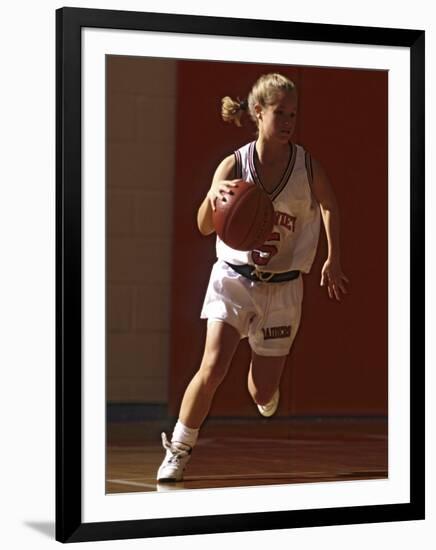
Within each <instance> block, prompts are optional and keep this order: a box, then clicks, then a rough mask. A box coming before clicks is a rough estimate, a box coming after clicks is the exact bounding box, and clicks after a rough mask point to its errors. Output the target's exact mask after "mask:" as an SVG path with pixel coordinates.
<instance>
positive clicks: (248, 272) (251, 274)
mask: <svg viewBox="0 0 436 550" xmlns="http://www.w3.org/2000/svg"><path fill="white" fill-rule="evenodd" d="M226 264H227V265H229V266H230V267H231V268H232V269H233V271H236V273H239V275H243V276H244V277H247V279H250V281H254V282H262V283H283V282H284V281H292V280H293V279H296V278H297V277H298V276H299V275H300V272H299V271H297V270H294V271H284V272H283V273H268V272H265V271H262V272H261V276H260V277H258V276H257V275H256V271H255V267H254V266H253V265H248V264H245V265H234V264H230V263H229V262H226Z"/></svg>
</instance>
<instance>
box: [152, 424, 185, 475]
mask: <svg viewBox="0 0 436 550" xmlns="http://www.w3.org/2000/svg"><path fill="white" fill-rule="evenodd" d="M162 445H163V447H164V449H165V450H166V455H165V458H164V459H163V462H162V464H161V465H160V468H159V470H158V472H157V481H160V482H164V483H165V482H171V481H182V479H183V471H184V469H185V466H186V464H187V463H188V461H189V459H190V458H191V452H192V448H191V447H189V445H185V444H184V443H179V442H177V443H170V442H169V441H168V439H167V436H166V435H165V434H164V433H163V434H162Z"/></svg>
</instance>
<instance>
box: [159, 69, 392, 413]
mask: <svg viewBox="0 0 436 550" xmlns="http://www.w3.org/2000/svg"><path fill="white" fill-rule="evenodd" d="M272 71H278V72H283V73H284V74H286V75H287V76H289V77H290V78H291V79H292V80H294V82H295V83H296V84H297V87H298V90H299V115H298V117H299V118H298V125H297V130H296V134H295V136H294V140H295V141H296V142H297V143H301V144H302V145H304V147H306V148H307V149H308V150H309V151H310V152H311V153H312V155H313V156H314V157H316V158H317V159H318V160H320V161H321V163H322V164H323V166H324V168H325V169H326V171H327V173H328V174H329V176H330V180H331V182H332V185H333V187H334V189H335V192H336V195H337V198H338V202H339V205H340V213H341V248H342V266H343V269H344V272H345V273H346V274H347V276H348V277H349V279H350V281H351V284H350V293H349V295H348V296H347V297H346V298H345V299H344V300H343V301H342V303H340V304H338V303H336V302H333V301H331V300H329V298H328V297H327V293H326V290H325V289H323V288H320V286H319V281H320V271H321V267H322V264H323V261H324V260H325V257H326V256H325V253H326V244H325V237H324V234H322V238H321V242H320V246H319V250H318V254H317V258H316V261H315V264H314V266H313V268H312V272H311V273H310V275H308V276H306V277H305V298H304V306H303V317H302V323H301V326H300V331H299V334H298V335H297V338H296V340H295V343H294V347H293V349H292V351H291V354H290V356H289V358H288V368H287V369H286V371H285V374H284V377H283V382H282V400H281V404H280V408H279V414H293V415H336V414H337V415H374V414H376V415H379V414H387V73H385V72H381V71H358V70H343V69H322V68H307V67H304V68H303V67H280V66H271V65H254V64H234V63H215V62H214V63H212V62H197V61H192V62H190V61H186V62H179V64H178V109H177V132H176V159H175V166H176V170H175V174H176V182H175V194H174V201H175V204H174V220H173V222H174V225H173V226H174V238H173V266H172V321H171V331H172V335H171V341H172V347H171V371H170V400H169V404H170V411H171V412H172V414H174V415H177V413H178V408H179V405H180V400H181V397H182V395H183V391H184V389H185V387H186V385H187V383H188V382H189V380H190V379H191V377H192V376H193V374H194V373H195V371H196V370H197V369H198V366H199V363H200V360H201V356H202V352H203V344H204V336H205V329H206V323H205V321H202V320H200V319H199V315H200V310H201V306H202V302H203V297H204V293H205V290H206V286H207V282H208V278H209V272H210V268H211V265H212V263H213V262H214V260H215V249H214V244H215V238H214V236H210V237H202V236H201V235H200V234H199V232H198V230H197V228H196V213H197V209H198V206H199V205H200V203H201V201H202V200H203V198H204V196H205V194H206V192H207V190H208V188H209V186H210V183H211V178H212V175H213V172H214V170H215V168H216V166H217V165H218V163H219V162H220V160H221V159H222V158H223V157H225V156H226V155H228V154H230V153H231V152H232V151H233V150H235V149H236V148H238V147H240V146H241V145H243V144H244V143H246V142H248V141H251V140H253V139H255V128H254V126H253V125H252V124H251V123H247V124H246V125H245V126H244V127H243V128H237V127H236V126H233V125H228V124H225V123H224V122H222V120H221V118H220V99H221V97H223V96H224V95H230V96H240V97H244V98H245V97H247V94H248V92H249V90H250V88H251V85H252V83H253V82H254V81H255V80H256V78H257V77H258V76H259V75H261V74H263V73H265V72H272ZM249 358H250V352H249V348H248V344H247V342H246V340H244V341H242V342H241V345H240V347H239V349H238V351H237V353H236V356H235V358H234V361H233V363H232V367H231V370H230V373H229V375H228V377H227V379H226V380H225V381H224V383H223V384H222V386H221V387H220V388H219V390H218V392H217V395H216V397H215V400H214V404H213V407H212V411H211V414H212V415H239V416H241V415H244V416H245V415H246V416H251V415H255V414H257V411H256V410H255V408H254V407H253V404H252V402H251V399H250V397H249V395H248V391H247V389H246V375H247V372H248V367H249Z"/></svg>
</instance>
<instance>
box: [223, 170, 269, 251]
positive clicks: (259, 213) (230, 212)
mask: <svg viewBox="0 0 436 550" xmlns="http://www.w3.org/2000/svg"><path fill="white" fill-rule="evenodd" d="M232 192H233V194H232V195H229V194H227V193H226V194H223V196H222V197H221V199H217V201H216V203H215V204H216V210H215V211H214V212H213V224H214V227H215V231H216V232H217V235H218V236H219V237H220V239H221V240H222V241H224V242H225V244H226V245H228V246H230V247H231V248H234V249H235V250H242V251H244V250H245V251H248V250H253V249H255V248H256V247H259V246H261V245H262V244H263V243H264V242H265V241H266V240H267V238H268V236H269V235H270V234H271V232H272V228H273V225H274V208H273V205H272V202H271V200H270V198H269V197H268V195H267V194H266V193H265V192H264V191H262V189H260V187H258V186H257V185H255V184H253V183H247V182H245V181H239V182H238V183H237V187H233V188H232Z"/></svg>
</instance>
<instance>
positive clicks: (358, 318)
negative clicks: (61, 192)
mask: <svg viewBox="0 0 436 550" xmlns="http://www.w3.org/2000/svg"><path fill="white" fill-rule="evenodd" d="M106 63H107V66H106V78H107V148H106V155H107V187H106V192H107V226H106V228H107V233H106V242H107V262H106V265H107V271H106V273H107V279H106V288H107V311H108V319H107V340H106V342H107V348H106V349H107V355H106V357H107V366H106V368H107V379H106V380H107V415H108V416H107V418H108V424H107V492H108V493H118V492H132V491H159V490H170V489H196V488H213V487H234V486H245V485H260V484H262V485H273V484H288V483H310V482H321V481H344V480H356V479H363V480H365V479H377V478H386V477H387V476H388V460H387V459H388V446H387V427H388V423H387V421H388V408H387V403H388V394H387V381H388V380H387V376H388V371H387V366H388V365H387V342H388V337H387V259H388V250H387V206H388V204H387V201H388V193H387V152H388V148H387V146H388V132H387V122H388V117H387V100H388V75H387V71H380V70H357V69H354V70H353V69H335V68H318V67H315V68H314V67H304V66H275V65H274V66H273V65H260V64H248V63H230V62H226V63H219V62H208V61H187V60H177V59H170V60H168V59H153V58H143V57H125V56H107V61H106ZM244 200H245V205H244ZM232 201H233V202H234V204H232ZM362 205H367V207H366V208H362ZM217 216H218V217H217ZM219 216H221V218H223V219H222V221H221V218H220V217H219ZM217 225H218V229H217ZM265 225H266V228H265ZM217 231H219V233H220V235H217ZM226 241H227V242H226ZM271 274H272V276H271ZM303 286H304V291H303ZM303 294H304V299H303ZM369 297H370V299H368V298H369ZM162 432H163V433H162ZM161 434H162V438H163V439H162V442H161ZM191 455H192V456H191ZM191 459H192V460H191ZM185 468H186V471H185ZM172 482H176V483H172Z"/></svg>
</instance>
